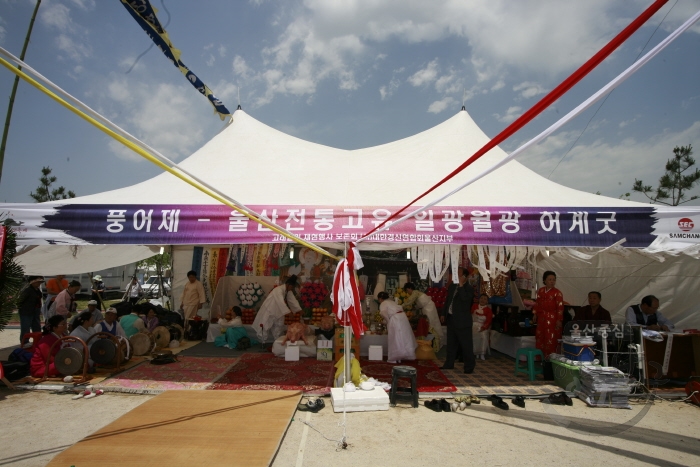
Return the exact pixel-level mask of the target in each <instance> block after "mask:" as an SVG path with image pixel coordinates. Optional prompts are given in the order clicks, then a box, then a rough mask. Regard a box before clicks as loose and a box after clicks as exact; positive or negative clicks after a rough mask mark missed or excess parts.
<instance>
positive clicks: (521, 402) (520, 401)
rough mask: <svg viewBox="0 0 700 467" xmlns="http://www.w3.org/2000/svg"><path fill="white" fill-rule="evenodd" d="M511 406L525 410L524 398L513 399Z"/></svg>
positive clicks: (516, 397)
mask: <svg viewBox="0 0 700 467" xmlns="http://www.w3.org/2000/svg"><path fill="white" fill-rule="evenodd" d="M513 404H515V405H517V406H518V407H520V408H523V409H524V408H525V398H524V397H523V396H515V397H514V398H513Z"/></svg>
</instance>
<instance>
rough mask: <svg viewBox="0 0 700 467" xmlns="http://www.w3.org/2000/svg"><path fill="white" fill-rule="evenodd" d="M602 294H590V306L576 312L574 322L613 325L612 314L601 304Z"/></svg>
mask: <svg viewBox="0 0 700 467" xmlns="http://www.w3.org/2000/svg"><path fill="white" fill-rule="evenodd" d="M601 298H602V296H601V294H600V292H588V305H586V306H582V307H581V308H579V309H578V310H577V311H576V316H574V319H573V321H605V322H607V323H612V318H611V317H610V312H609V311H608V310H606V309H605V308H603V307H602V306H601V304H600V300H601Z"/></svg>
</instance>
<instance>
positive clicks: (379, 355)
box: [367, 345, 384, 362]
mask: <svg viewBox="0 0 700 467" xmlns="http://www.w3.org/2000/svg"><path fill="white" fill-rule="evenodd" d="M367 351H368V357H367V360H376V361H380V362H381V361H382V360H383V359H384V349H383V348H382V346H381V345H370V346H369V347H368V350H367Z"/></svg>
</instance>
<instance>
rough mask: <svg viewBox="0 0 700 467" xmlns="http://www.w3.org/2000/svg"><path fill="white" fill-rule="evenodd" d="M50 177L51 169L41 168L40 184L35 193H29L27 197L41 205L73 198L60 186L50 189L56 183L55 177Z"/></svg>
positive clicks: (69, 192) (73, 196)
mask: <svg viewBox="0 0 700 467" xmlns="http://www.w3.org/2000/svg"><path fill="white" fill-rule="evenodd" d="M50 175H51V167H43V168H42V169H41V177H40V178H39V181H40V182H41V184H40V185H39V186H38V187H37V188H36V192H31V193H29V196H31V197H32V198H34V200H35V201H36V202H37V203H43V202H45V201H56V200H59V199H68V198H75V193H73V192H72V191H70V190H68V192H66V189H65V188H64V187H62V186H59V187H58V188H54V189H53V190H52V189H51V185H52V184H53V182H55V181H56V176H50Z"/></svg>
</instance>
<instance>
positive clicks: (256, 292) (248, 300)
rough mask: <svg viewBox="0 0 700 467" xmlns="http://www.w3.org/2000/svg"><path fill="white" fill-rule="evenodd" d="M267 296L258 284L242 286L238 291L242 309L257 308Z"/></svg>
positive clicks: (237, 294)
mask: <svg viewBox="0 0 700 467" xmlns="http://www.w3.org/2000/svg"><path fill="white" fill-rule="evenodd" d="M264 295H265V291H264V290H263V289H262V287H261V286H260V284H258V283H257V282H254V283H252V284H251V283H247V284H241V286H240V287H239V288H238V290H237V291H236V296H237V297H238V301H239V302H240V304H241V306H242V307H247V308H251V307H253V306H255V305H256V304H257V303H258V302H260V300H262V298H263V296H264Z"/></svg>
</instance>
